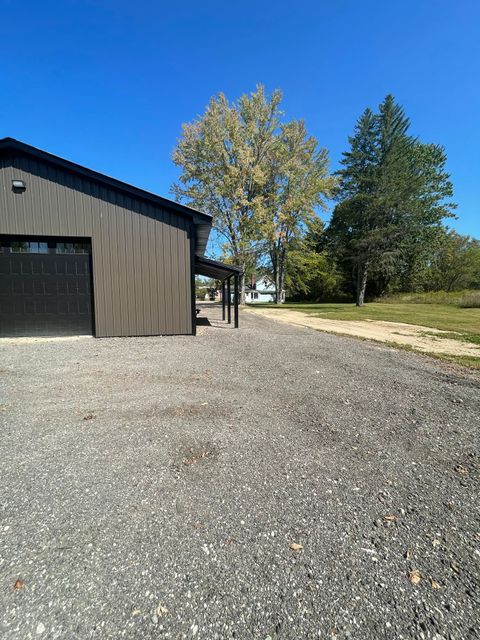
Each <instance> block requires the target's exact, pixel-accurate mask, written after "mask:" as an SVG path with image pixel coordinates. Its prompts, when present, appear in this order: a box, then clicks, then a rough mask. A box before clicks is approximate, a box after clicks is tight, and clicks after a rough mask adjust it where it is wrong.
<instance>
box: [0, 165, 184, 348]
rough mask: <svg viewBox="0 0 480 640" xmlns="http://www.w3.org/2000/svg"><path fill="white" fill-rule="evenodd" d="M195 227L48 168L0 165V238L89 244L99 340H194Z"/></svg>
mask: <svg viewBox="0 0 480 640" xmlns="http://www.w3.org/2000/svg"><path fill="white" fill-rule="evenodd" d="M13 178H18V179H23V180H25V182H26V184H27V188H26V191H25V192H23V193H19V194H16V193H13V191H12V188H11V185H12V182H11V181H12V179H13ZM189 225H190V222H189V221H188V220H187V219H184V218H183V217H182V216H181V215H179V214H178V215H177V214H176V213H172V212H170V211H166V210H165V209H162V208H161V207H160V206H159V207H156V206H155V205H153V204H152V203H147V202H144V201H142V200H141V199H138V200H136V199H134V198H132V197H130V195H128V196H127V195H126V194H123V193H121V192H120V191H116V190H114V189H113V188H112V189H110V188H107V187H105V186H103V185H100V184H98V183H96V182H94V181H93V180H92V181H90V180H88V179H85V178H83V177H80V176H77V175H76V174H73V173H70V172H68V171H66V170H63V169H59V168H57V167H54V166H53V165H50V164H48V163H44V162H43V161H40V160H37V159H34V158H29V157H27V156H23V155H16V156H15V157H14V158H11V159H8V158H2V159H0V234H12V235H15V234H19V235H31V236H33V235H39V236H41V235H44V236H71V237H86V238H91V241H92V264H93V290H94V307H95V326H96V335H97V336H98V337H105V336H121V335H124V336H125V335H159V334H186V333H187V334H188V333H191V331H192V313H191V281H190V248H189V238H188V229H189Z"/></svg>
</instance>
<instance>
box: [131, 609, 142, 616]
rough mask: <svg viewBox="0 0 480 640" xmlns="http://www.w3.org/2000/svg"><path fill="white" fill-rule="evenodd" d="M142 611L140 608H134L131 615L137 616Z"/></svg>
mask: <svg viewBox="0 0 480 640" xmlns="http://www.w3.org/2000/svg"><path fill="white" fill-rule="evenodd" d="M141 613H142V612H141V611H140V609H134V610H133V611H132V616H139V615H140V614H141Z"/></svg>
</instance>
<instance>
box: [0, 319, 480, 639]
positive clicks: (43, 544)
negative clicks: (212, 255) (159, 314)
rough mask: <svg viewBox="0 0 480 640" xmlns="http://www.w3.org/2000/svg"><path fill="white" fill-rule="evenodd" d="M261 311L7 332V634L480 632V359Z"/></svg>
mask: <svg viewBox="0 0 480 640" xmlns="http://www.w3.org/2000/svg"><path fill="white" fill-rule="evenodd" d="M212 311H215V313H217V312H218V310H217V309H215V310H213V308H212V307H210V308H209V313H211V312H212ZM202 315H203V314H202ZM241 322H242V326H241V328H240V329H239V330H238V331H235V330H233V329H230V328H228V327H226V326H225V325H222V324H221V323H216V324H217V326H216V327H201V328H200V332H199V335H198V336H197V337H196V338H193V337H164V338H162V337H161V338H130V339H122V338H120V339H102V340H94V339H92V338H85V339H80V340H72V341H68V340H63V341H48V340H34V341H31V342H28V341H23V342H22V341H18V342H8V341H4V342H3V343H1V344H0V460H1V475H0V636H1V637H2V639H11V638H15V639H16V638H21V639H22V640H23V639H24V638H33V639H36V638H62V639H63V638H67V639H69V640H70V639H72V640H74V639H82V640H85V639H89V638H128V639H130V638H142V639H149V638H173V639H181V638H196V639H202V640H203V639H205V640H212V639H214V638H221V639H224V638H225V639H228V638H236V639H237V640H239V639H259V640H266V639H267V638H269V639H271V640H274V639H285V640H297V639H303V638H307V639H310V638H312V639H313V638H322V639H323V638H325V639H327V638H334V639H343V638H355V639H357V638H358V639H363V638H365V639H369V640H370V639H374V640H379V639H383V638H385V639H392V638H415V639H417V638H432V639H433V638H435V639H436V640H440V639H444V638H445V639H457V640H464V639H473V638H478V637H479V615H480V607H479V604H480V603H479V591H478V587H479V564H480V551H479V546H480V534H479V527H478V524H479V503H480V501H479V491H478V488H479V460H480V457H479V438H478V429H479V415H480V393H479V389H480V385H479V379H478V376H475V375H474V374H469V373H466V372H463V371H462V370H460V369H456V368H454V367H452V366H449V365H445V364H442V363H439V362H436V361H433V360H430V359H429V358H426V357H422V356H417V355H414V354H409V353H404V352H398V351H394V350H392V349H390V348H387V347H385V346H382V345H377V344H373V343H367V342H360V341H356V340H354V339H351V338H342V337H337V336H334V335H328V334H324V333H319V332H316V331H313V330H310V329H303V328H300V327H293V326H288V325H285V324H281V323H276V322H273V321H270V320H267V319H265V318H261V317H258V316H255V315H254V314H243V315H242V316H241ZM292 545H293V547H292Z"/></svg>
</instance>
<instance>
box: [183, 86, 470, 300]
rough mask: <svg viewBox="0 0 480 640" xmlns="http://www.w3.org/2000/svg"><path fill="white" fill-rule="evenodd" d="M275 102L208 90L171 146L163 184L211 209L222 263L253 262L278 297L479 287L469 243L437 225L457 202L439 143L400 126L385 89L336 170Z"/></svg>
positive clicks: (275, 97) (405, 123)
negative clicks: (174, 175)
mask: <svg viewBox="0 0 480 640" xmlns="http://www.w3.org/2000/svg"><path fill="white" fill-rule="evenodd" d="M281 100H282V94H281V92H280V91H274V92H273V94H272V95H271V96H268V95H267V94H266V93H265V90H264V88H263V87H262V86H259V87H257V89H256V91H255V92H253V93H251V94H250V95H243V96H242V97H241V98H240V99H239V100H237V101H235V102H232V103H231V102H229V101H228V100H227V98H226V97H225V96H224V95H223V94H220V95H218V96H215V97H213V98H212V99H211V100H210V103H209V105H208V106H207V109H206V111H205V113H204V114H203V116H201V117H200V118H198V119H196V120H195V121H193V122H192V123H189V124H185V125H183V131H182V136H181V138H180V139H179V141H178V144H177V146H176V148H175V150H174V153H173V161H174V163H175V164H176V165H177V166H178V167H179V168H180V170H181V173H180V177H179V180H178V181H177V182H176V183H175V184H174V185H173V187H172V192H173V193H174V195H175V197H176V198H177V199H178V200H179V201H184V202H187V203H188V204H190V205H191V206H193V207H195V208H198V209H201V210H204V211H207V212H209V213H211V214H212V215H213V224H214V229H215V232H216V234H217V238H218V240H219V243H220V246H221V249H222V251H223V259H224V260H225V261H230V262H233V263H234V264H236V265H238V266H240V267H241V268H242V269H243V271H244V273H245V274H248V273H250V272H251V271H253V270H255V269H256V268H258V267H262V268H263V269H264V270H267V271H269V272H270V273H271V275H272V277H273V279H274V281H275V285H276V291H277V295H278V296H279V294H280V292H281V291H282V290H283V289H286V290H287V296H289V297H290V298H292V299H298V300H299V299H309V300H318V301H320V300H332V299H345V300H348V299H352V298H354V299H355V301H356V304H357V305H359V306H361V305H363V303H364V300H365V296H366V295H368V296H370V297H373V296H381V295H384V294H386V293H390V292H393V291H430V290H437V289H446V290H453V289H458V288H467V287H473V288H477V287H480V245H479V242H478V241H477V240H475V239H472V238H469V237H468V236H461V235H459V234H457V233H455V232H454V231H452V230H449V229H448V227H447V226H446V221H448V219H449V218H454V217H455V215H454V210H455V208H456V205H455V204H454V202H453V201H452V197H453V186H452V183H451V180H450V177H449V175H448V173H447V171H446V162H447V157H446V153H445V150H444V148H443V147H441V146H440V145H437V144H432V143H424V142H421V141H420V140H419V139H418V138H416V137H414V136H412V135H411V134H410V121H409V119H408V118H407V116H406V114H405V112H404V110H403V108H402V107H401V106H400V105H399V104H397V102H396V101H395V99H394V98H393V96H391V95H387V96H386V97H385V99H384V100H383V102H382V103H381V104H380V105H379V107H378V110H377V112H373V111H372V110H371V109H366V110H365V111H364V113H363V114H362V115H361V116H360V118H359V119H358V121H357V123H356V125H355V128H354V132H353V134H352V136H351V137H350V138H349V140H348V142H349V148H348V150H346V151H345V152H344V153H343V155H342V159H341V163H340V164H341V167H340V169H339V170H338V171H336V172H335V173H332V172H331V171H330V169H329V154H328V151H327V149H325V148H324V147H321V146H320V145H319V143H318V141H317V140H316V138H315V137H314V136H312V135H310V134H309V133H308V132H307V130H306V127H305V123H304V122H303V121H302V120H293V121H286V120H285V117H284V113H283V111H282V109H281ZM331 200H333V201H334V202H335V207H334V209H333V213H332V216H331V219H330V222H329V224H328V225H326V226H325V225H324V223H323V222H322V219H321V217H320V215H319V212H321V211H322V210H326V209H327V205H328V202H329V201H331ZM240 285H241V287H240V290H241V302H242V303H243V302H244V301H245V278H243V279H242V281H241V283H240ZM277 302H280V300H277Z"/></svg>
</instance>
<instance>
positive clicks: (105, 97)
mask: <svg viewBox="0 0 480 640" xmlns="http://www.w3.org/2000/svg"><path fill="white" fill-rule="evenodd" d="M0 10H1V13H0V15H1V21H0V42H1V44H2V55H1V57H0V93H1V95H0V98H1V100H0V137H3V136H12V137H15V138H18V139H20V140H22V141H24V142H27V143H30V144H33V145H35V146H38V147H40V148H42V149H45V150H47V151H50V152H52V153H55V154H57V155H60V156H63V157H66V158H68V159H70V160H73V161H75V162H78V163H80V164H84V165H86V166H88V167H91V168H93V169H96V170H98V171H101V172H104V173H107V174H109V175H112V176H114V177H116V178H119V179H121V180H125V181H126V182H130V183H132V184H135V185H138V186H140V187H143V188H146V189H148V190H151V191H154V192H156V193H159V194H161V195H164V196H168V195H169V188H170V185H171V184H172V182H173V180H174V179H175V177H176V175H177V170H176V168H175V167H174V165H173V163H172V161H171V152H172V149H173V147H174V145H175V141H176V139H177V138H178V136H179V135H180V132H181V124H182V122H186V121H190V120H192V119H193V118H195V117H196V116H197V115H199V114H201V113H202V112H203V110H204V108H205V105H206V104H207V102H208V100H209V98H210V96H212V95H214V94H216V93H218V92H220V91H223V92H224V93H225V94H226V95H227V96H228V97H229V98H231V99H233V98H235V97H238V96H239V95H240V94H242V93H244V92H249V91H251V90H253V89H254V88H255V85H256V84H257V83H262V84H264V85H265V86H266V88H267V90H269V91H270V90H272V89H274V88H280V89H282V90H283V91H284V104H283V106H284V109H285V111H286V115H287V117H288V118H291V119H292V118H303V119H304V120H305V121H306V123H307V127H308V129H309V131H310V132H311V133H312V134H314V135H315V136H316V137H317V138H318V140H319V142H320V143H321V145H322V146H325V147H327V148H328V149H329V150H330V153H331V161H332V168H333V169H335V168H336V167H337V163H338V160H339V158H340V155H341V152H342V150H344V149H345V148H346V145H347V136H348V135H349V134H350V133H351V132H352V129H353V126H354V123H355V120H356V119H357V117H358V116H359V114H360V113H361V112H362V111H363V109H364V108H365V107H366V106H371V107H376V106H377V105H378V103H379V102H380V101H381V100H382V98H383V97H384V95H385V94H386V93H389V92H391V93H393V94H394V95H395V97H396V98H397V100H398V101H399V102H400V103H401V104H402V105H403V106H404V107H405V109H406V111H407V114H408V115H409V116H410V118H411V120H412V133H414V134H415V135H418V136H419V137H420V138H421V139H422V140H424V141H425V142H436V143H441V144H443V145H444V146H445V147H446V149H447V154H448V158H449V162H448V169H449V171H450V173H451V175H452V179H453V182H454V186H455V199H456V201H457V203H458V205H459V206H458V210H457V213H458V216H459V220H458V221H456V222H453V223H451V226H453V227H455V228H456V229H457V230H458V231H460V232H462V233H468V234H470V235H474V236H476V237H480V193H479V191H480V161H479V158H478V155H479V152H480V82H479V69H480V37H479V35H478V34H479V31H480V3H478V2H477V1H476V0H463V1H462V0H457V1H454V0H449V1H448V2H444V1H443V0H435V1H433V0H428V1H427V0H424V1H422V0H418V1H416V2H413V1H410V0H404V1H402V2H388V1H385V0H362V1H361V2H360V1H358V0H336V1H334V2H332V1H331V0H330V1H329V2H326V1H322V0H319V1H318V0H317V2H302V1H301V0H297V1H296V2H284V1H283V0H278V1H276V2H264V1H263V0H256V1H255V2H252V1H251V0H244V1H243V2H241V3H240V2H225V1H224V0H223V1H209V0H203V1H202V2H199V1H192V0H184V1H183V2H181V3H172V2H169V3H167V2H162V1H157V2H150V1H142V0H138V1H137V2H131V1H129V2H125V1H124V0H95V1H94V0H62V1H61V2H59V1H49V0H43V1H42V2H39V1H38V0H23V1H22V2H18V0H0Z"/></svg>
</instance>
